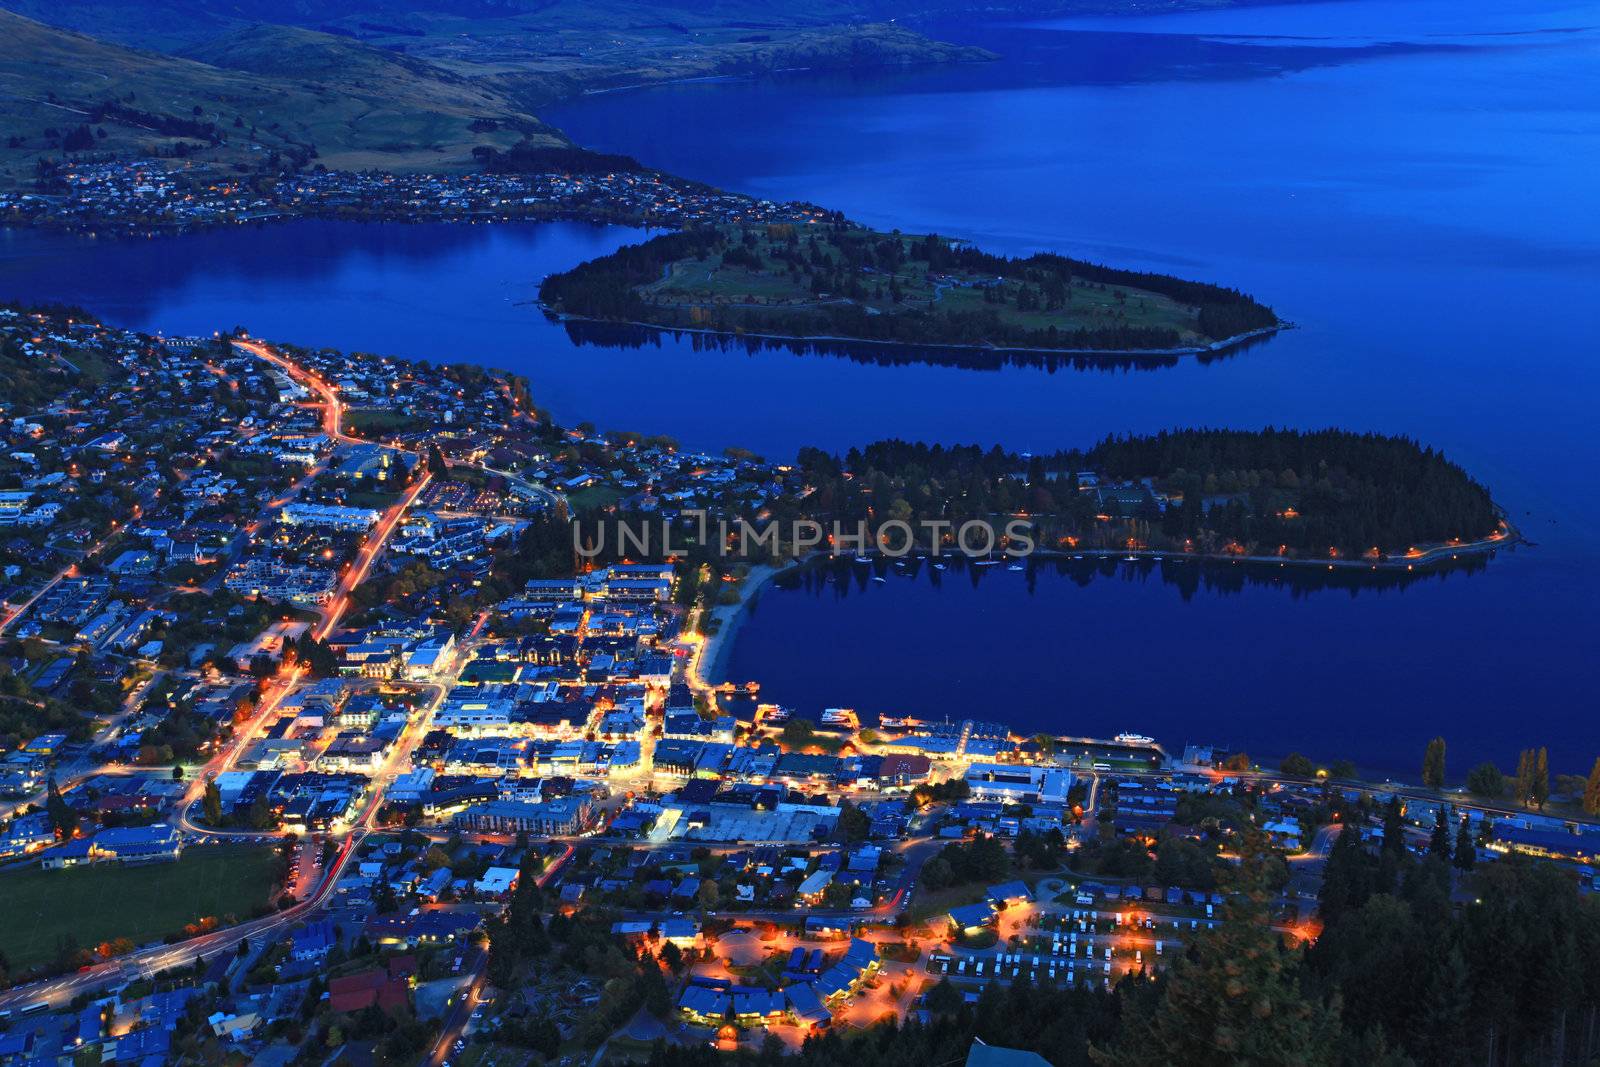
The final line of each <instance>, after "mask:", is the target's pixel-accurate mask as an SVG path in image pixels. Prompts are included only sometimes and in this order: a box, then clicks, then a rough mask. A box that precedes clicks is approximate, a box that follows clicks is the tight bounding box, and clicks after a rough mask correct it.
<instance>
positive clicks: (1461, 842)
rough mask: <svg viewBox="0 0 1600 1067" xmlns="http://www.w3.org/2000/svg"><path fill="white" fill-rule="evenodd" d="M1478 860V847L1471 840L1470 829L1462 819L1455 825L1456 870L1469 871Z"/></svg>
mask: <svg viewBox="0 0 1600 1067" xmlns="http://www.w3.org/2000/svg"><path fill="white" fill-rule="evenodd" d="M1477 861H1478V847H1477V845H1476V844H1475V843H1474V842H1473V840H1472V829H1471V827H1469V826H1468V825H1467V820H1466V819H1462V820H1461V824H1460V825H1459V826H1457V827H1456V854H1455V865H1456V868H1457V869H1458V870H1463V871H1470V870H1472V868H1473V865H1474V864H1475V863H1477Z"/></svg>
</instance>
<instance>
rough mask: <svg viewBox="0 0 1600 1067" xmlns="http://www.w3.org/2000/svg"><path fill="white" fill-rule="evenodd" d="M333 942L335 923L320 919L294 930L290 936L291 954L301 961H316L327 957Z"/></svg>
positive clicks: (293, 957)
mask: <svg viewBox="0 0 1600 1067" xmlns="http://www.w3.org/2000/svg"><path fill="white" fill-rule="evenodd" d="M333 942H334V936H333V923H332V922H330V921H329V920H327V919H319V920H317V921H316V922H310V923H307V924H306V925H305V926H304V927H303V928H302V929H299V930H296V931H295V932H294V934H293V935H292V936H291V937H290V945H289V956H290V958H292V959H294V960H296V961H298V962H301V963H314V962H317V961H320V960H323V959H326V958H327V955H328V951H329V950H330V949H332V948H333Z"/></svg>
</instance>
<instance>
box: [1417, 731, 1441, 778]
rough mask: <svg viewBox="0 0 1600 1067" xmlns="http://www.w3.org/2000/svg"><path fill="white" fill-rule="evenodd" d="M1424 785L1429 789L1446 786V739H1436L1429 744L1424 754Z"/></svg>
mask: <svg viewBox="0 0 1600 1067" xmlns="http://www.w3.org/2000/svg"><path fill="white" fill-rule="evenodd" d="M1422 784H1423V785H1425V786H1427V787H1428V788H1429V789H1439V788H1442V787H1443V786H1444V738H1442V737H1435V738H1434V739H1433V740H1432V741H1429V742H1428V748H1427V751H1425V752H1424V753H1423V754H1422Z"/></svg>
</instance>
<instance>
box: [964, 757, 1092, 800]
mask: <svg viewBox="0 0 1600 1067" xmlns="http://www.w3.org/2000/svg"><path fill="white" fill-rule="evenodd" d="M966 782H967V785H968V786H970V787H971V789H972V797H973V799H974V800H999V801H1004V802H1007V803H1013V804H1022V803H1044V804H1065V803H1066V802H1067V797H1068V796H1069V795H1070V794H1071V792H1072V772H1071V771H1069V770H1065V769H1063V768H1060V767H1024V766H1018V765H1015V764H1009V763H974V764H973V765H972V766H971V767H969V768H967V774H966Z"/></svg>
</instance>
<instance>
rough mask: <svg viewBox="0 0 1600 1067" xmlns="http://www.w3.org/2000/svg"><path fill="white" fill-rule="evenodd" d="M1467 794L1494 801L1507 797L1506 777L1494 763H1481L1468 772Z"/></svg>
mask: <svg viewBox="0 0 1600 1067" xmlns="http://www.w3.org/2000/svg"><path fill="white" fill-rule="evenodd" d="M1467 792H1469V793H1471V794H1472V795H1473V796H1476V797H1483V798H1485V799H1488V800H1493V799H1495V798H1496V797H1502V796H1505V792H1506V776H1505V775H1504V774H1501V773H1500V768H1499V767H1496V766H1495V765H1494V764H1492V763H1480V764H1478V765H1477V766H1476V767H1474V768H1472V770H1470V771H1468V772H1467Z"/></svg>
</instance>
